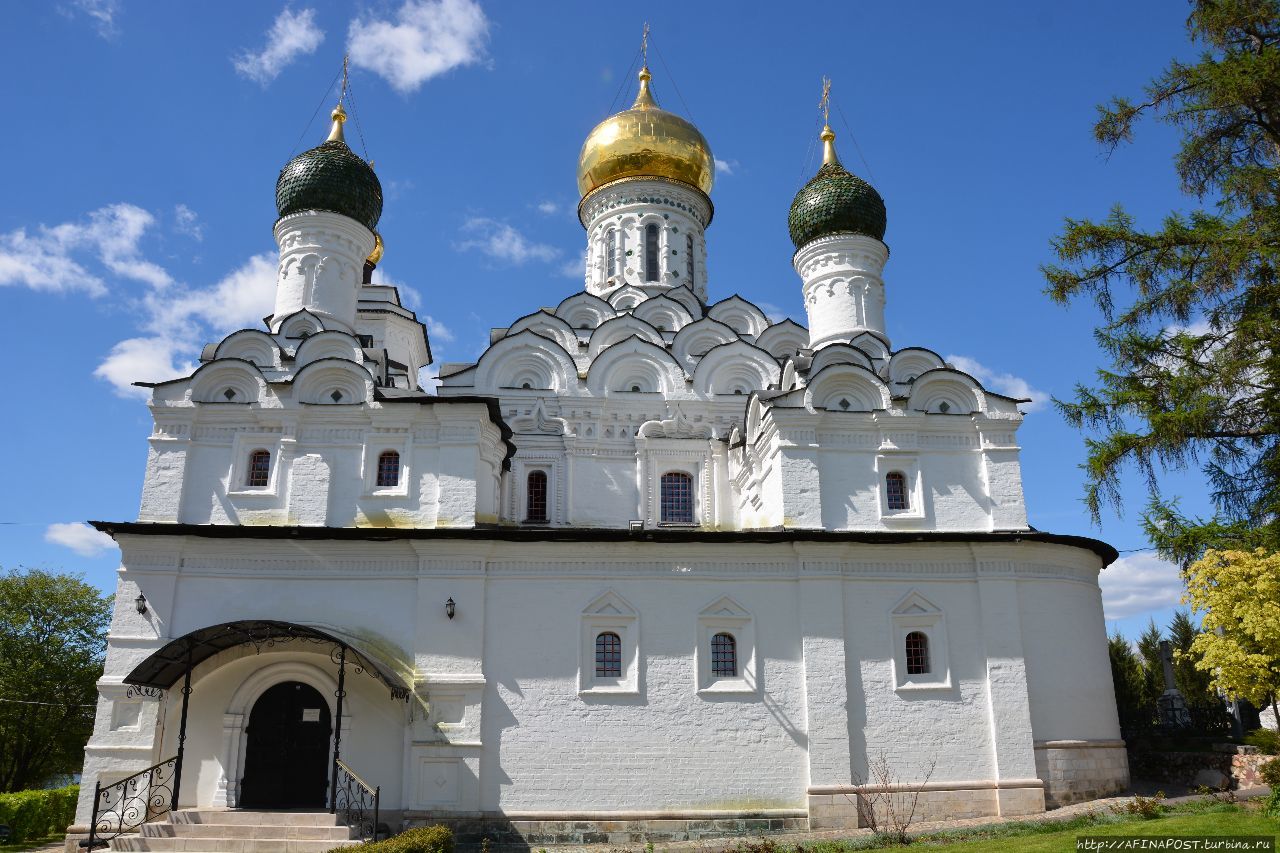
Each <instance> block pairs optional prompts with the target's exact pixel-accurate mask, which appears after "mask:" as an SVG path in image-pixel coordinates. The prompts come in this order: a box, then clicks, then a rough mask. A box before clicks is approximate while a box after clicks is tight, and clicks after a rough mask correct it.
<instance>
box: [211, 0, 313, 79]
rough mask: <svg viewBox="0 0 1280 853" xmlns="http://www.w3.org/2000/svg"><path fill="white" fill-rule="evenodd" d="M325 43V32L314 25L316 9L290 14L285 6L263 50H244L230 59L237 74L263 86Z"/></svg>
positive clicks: (268, 32)
mask: <svg viewBox="0 0 1280 853" xmlns="http://www.w3.org/2000/svg"><path fill="white" fill-rule="evenodd" d="M323 41H324V30H322V29H320V28H319V27H318V26H316V10H315V9H302V10H300V11H297V12H295V11H293V10H292V9H290V8H288V7H287V6H286V7H285V8H284V9H282V10H281V12H280V14H279V15H278V16H277V17H276V20H275V23H273V24H272V25H271V29H270V30H268V31H267V44H266V46H265V47H263V48H262V50H260V51H258V52H256V53H255V52H253V51H251V50H245V51H242V52H241V53H239V54H237V55H236V56H235V57H233V58H232V60H231V63H232V64H233V65H234V66H235V68H236V71H238V72H239V73H240V74H241V75H243V76H245V77H248V78H249V79H250V80H253V81H255V82H257V83H259V84H261V85H262V86H264V87H265V86H266V85H267V84H268V83H270V82H271V81H272V80H274V79H276V77H278V76H280V72H281V71H283V70H284V69H285V66H287V65H288V64H289V63H291V62H293V61H294V60H295V59H297V58H298V57H300V56H303V55H304V54H308V53H315V51H316V48H318V47H320V43H321V42H323Z"/></svg>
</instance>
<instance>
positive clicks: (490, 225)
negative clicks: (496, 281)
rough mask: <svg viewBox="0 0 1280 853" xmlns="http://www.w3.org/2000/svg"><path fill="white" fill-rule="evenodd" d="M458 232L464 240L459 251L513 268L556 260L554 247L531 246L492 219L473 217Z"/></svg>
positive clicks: (557, 254) (526, 239)
mask: <svg viewBox="0 0 1280 853" xmlns="http://www.w3.org/2000/svg"><path fill="white" fill-rule="evenodd" d="M462 232H463V233H464V234H466V235H468V236H467V238H466V239H465V240H463V241H462V242H460V243H458V244H457V246H456V248H457V249H458V250H459V251H464V252H465V251H471V250H475V251H478V252H481V253H482V254H485V255H488V256H489V257H491V258H493V259H494V260H497V261H504V262H506V263H509V264H514V265H516V266H519V265H521V264H524V263H527V262H529V261H543V262H545V263H551V262H553V261H555V260H557V259H559V257H560V250H559V249H557V248H556V247H555V246H549V245H547V244H546V243H537V242H534V241H533V240H530V239H529V238H527V237H525V236H524V235H523V234H521V233H520V232H519V231H517V230H516V229H514V228H512V227H511V226H510V225H508V224H507V223H505V222H499V221H498V220H496V219H487V218H485V217H473V218H471V219H468V220H467V221H466V222H464V223H463V225H462Z"/></svg>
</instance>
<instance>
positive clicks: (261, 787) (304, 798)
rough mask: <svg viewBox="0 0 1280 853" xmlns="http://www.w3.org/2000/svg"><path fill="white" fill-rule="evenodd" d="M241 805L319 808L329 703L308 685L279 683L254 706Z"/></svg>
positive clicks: (324, 778) (323, 795)
mask: <svg viewBox="0 0 1280 853" xmlns="http://www.w3.org/2000/svg"><path fill="white" fill-rule="evenodd" d="M245 734H246V735H247V743H246V746H245V757H244V778H243V780H242V781H241V788H240V803H239V805H241V806H242V807H244V808H286V809H288V808H324V807H325V805H327V802H328V800H327V797H326V793H327V790H328V784H329V744H330V736H331V735H332V734H333V728H332V726H331V725H330V719H329V703H328V702H326V701H325V699H324V697H323V696H321V695H320V691H318V690H316V689H315V688H314V687H312V686H311V685H309V684H303V683H302V682H301V681H284V682H281V683H280V684H277V685H275V686H274V687H272V688H270V689H269V690H267V691H266V692H265V693H263V694H262V695H261V696H259V697H258V701H256V702H254V703H253V710H252V711H251V712H250V713H249V725H248V727H247V728H246V729H245Z"/></svg>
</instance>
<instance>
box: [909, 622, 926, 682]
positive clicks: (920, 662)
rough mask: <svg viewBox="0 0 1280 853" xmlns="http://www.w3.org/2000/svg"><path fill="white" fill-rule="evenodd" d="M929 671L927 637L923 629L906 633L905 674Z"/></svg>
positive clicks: (919, 673) (920, 673)
mask: <svg viewBox="0 0 1280 853" xmlns="http://www.w3.org/2000/svg"><path fill="white" fill-rule="evenodd" d="M928 672H929V638H928V637H927V636H925V633H924V632H923V631H912V632H911V633H910V634H907V675H926V674H927V673H928Z"/></svg>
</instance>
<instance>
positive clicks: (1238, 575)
mask: <svg viewBox="0 0 1280 853" xmlns="http://www.w3.org/2000/svg"><path fill="white" fill-rule="evenodd" d="M1184 576H1185V578H1186V581H1187V594H1186V596H1185V598H1186V600H1187V601H1189V602H1190V603H1191V607H1192V610H1193V612H1195V613H1204V622H1203V623H1202V625H1201V632H1200V633H1199V634H1197V635H1196V637H1195V639H1194V640H1192V642H1191V652H1192V654H1193V655H1195V656H1196V657H1197V658H1198V660H1197V661H1196V666H1197V667H1198V668H1200V669H1201V670H1203V671H1204V672H1205V673H1206V674H1208V675H1209V677H1210V680H1211V683H1212V684H1213V686H1214V687H1216V688H1218V689H1219V690H1222V691H1223V692H1225V693H1227V694H1228V695H1230V696H1242V697H1244V698H1245V699H1248V700H1249V701H1250V702H1252V703H1253V704H1254V705H1256V706H1258V707H1263V706H1265V705H1267V704H1273V703H1274V702H1275V699H1276V696H1277V695H1280V619H1278V618H1277V614H1280V554H1277V553H1270V552H1268V551H1266V550H1264V549H1262V548H1258V549H1256V550H1254V551H1216V550H1212V549H1211V550H1209V551H1207V552H1205V555H1204V557H1202V558H1201V559H1199V560H1197V561H1196V562H1194V563H1192V564H1191V566H1190V567H1188V569H1187V571H1186V572H1185V573H1184Z"/></svg>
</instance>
